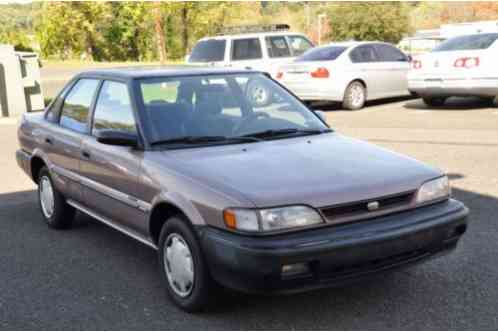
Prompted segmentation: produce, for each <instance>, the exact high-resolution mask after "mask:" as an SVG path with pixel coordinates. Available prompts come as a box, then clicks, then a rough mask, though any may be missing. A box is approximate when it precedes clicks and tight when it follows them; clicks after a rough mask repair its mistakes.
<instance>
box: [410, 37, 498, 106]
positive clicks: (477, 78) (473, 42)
mask: <svg viewBox="0 0 498 332" xmlns="http://www.w3.org/2000/svg"><path fill="white" fill-rule="evenodd" d="M497 39H498V33H479V34H472V35H466V36H459V37H454V38H451V39H448V40H447V41H445V42H443V43H442V44H440V45H439V46H437V47H436V48H434V49H433V50H432V52H430V53H426V54H423V55H420V56H417V57H416V58H415V59H413V62H412V69H411V70H410V73H409V74H408V88H409V90H410V91H411V92H413V93H416V94H418V95H420V96H421V97H422V98H423V99H424V102H425V103H426V104H427V105H429V106H442V105H444V103H445V101H446V99H447V98H448V97H452V96H476V97H482V98H487V99H494V98H495V97H496V96H497V95H498V65H497V59H498V42H497Z"/></svg>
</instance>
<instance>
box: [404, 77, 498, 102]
mask: <svg viewBox="0 0 498 332" xmlns="http://www.w3.org/2000/svg"><path fill="white" fill-rule="evenodd" d="M408 89H409V91H410V92H412V93H416V94H418V95H420V96H429V97H452V96H477V97H495V96H497V95H498V77H496V78H462V77H452V78H424V79H421V78H418V79H409V80H408Z"/></svg>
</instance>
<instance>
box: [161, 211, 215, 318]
mask: <svg viewBox="0 0 498 332" xmlns="http://www.w3.org/2000/svg"><path fill="white" fill-rule="evenodd" d="M176 235H179V236H181V238H182V239H183V240H184V242H185V243H186V245H187V246H188V249H189V251H190V254H191V258H192V261H193V264H192V265H193V283H192V286H191V288H190V292H189V294H188V295H184V296H180V295H179V294H178V293H177V291H176V290H175V289H174V288H173V287H174V286H172V285H171V284H170V281H169V278H168V274H167V272H166V263H165V255H166V254H165V247H166V246H167V245H168V243H167V241H169V238H170V237H171V236H176ZM158 247H159V248H158V258H159V266H160V268H161V271H160V273H161V276H162V279H163V283H164V285H165V287H166V290H167V293H168V295H169V297H170V298H171V300H172V301H173V303H175V304H176V305H177V306H178V307H180V308H181V309H183V310H184V311H186V312H198V311H202V310H204V309H206V307H207V304H208V302H209V299H210V296H209V294H210V292H211V291H212V288H213V286H214V285H215V284H214V281H213V280H212V278H211V275H210V274H209V269H208V266H207V264H206V261H205V259H204V256H203V255H202V251H201V247H200V244H199V241H198V239H197V236H196V235H195V233H194V231H193V230H192V228H191V226H190V223H189V221H188V220H187V219H186V218H185V217H184V216H182V215H177V216H174V217H171V218H169V219H168V220H167V221H166V222H165V223H164V225H163V227H162V230H161V235H160V236H159V243H158Z"/></svg>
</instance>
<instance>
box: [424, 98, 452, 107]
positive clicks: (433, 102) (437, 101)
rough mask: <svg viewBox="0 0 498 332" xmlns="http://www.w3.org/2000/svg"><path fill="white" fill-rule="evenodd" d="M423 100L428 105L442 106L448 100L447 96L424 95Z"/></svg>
mask: <svg viewBox="0 0 498 332" xmlns="http://www.w3.org/2000/svg"><path fill="white" fill-rule="evenodd" d="M423 101H424V103H425V104H426V105H427V106H430V107H441V106H444V103H445V102H446V98H445V97H424V98H423Z"/></svg>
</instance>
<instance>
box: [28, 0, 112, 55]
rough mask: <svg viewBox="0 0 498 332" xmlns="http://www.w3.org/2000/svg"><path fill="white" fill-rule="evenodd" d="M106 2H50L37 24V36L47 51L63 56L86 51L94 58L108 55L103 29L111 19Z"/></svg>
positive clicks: (43, 51)
mask: <svg viewBox="0 0 498 332" xmlns="http://www.w3.org/2000/svg"><path fill="white" fill-rule="evenodd" d="M109 13H110V11H109V4H108V3H105V2H82V1H75V2H47V3H44V6H43V8H42V15H41V19H40V22H39V24H38V26H37V37H38V40H39V42H40V47H41V51H42V53H43V54H44V55H52V54H57V55H59V56H60V57H62V58H66V57H68V56H71V55H74V54H86V55H87V56H88V58H89V59H90V60H101V59H102V58H103V57H104V51H105V50H104V49H103V47H102V42H103V30H105V26H106V25H107V24H108V22H109Z"/></svg>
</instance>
